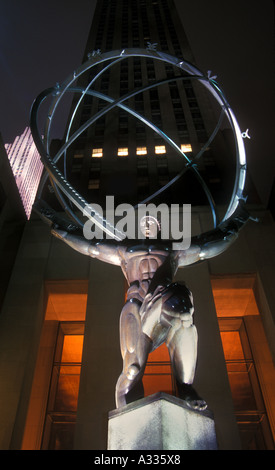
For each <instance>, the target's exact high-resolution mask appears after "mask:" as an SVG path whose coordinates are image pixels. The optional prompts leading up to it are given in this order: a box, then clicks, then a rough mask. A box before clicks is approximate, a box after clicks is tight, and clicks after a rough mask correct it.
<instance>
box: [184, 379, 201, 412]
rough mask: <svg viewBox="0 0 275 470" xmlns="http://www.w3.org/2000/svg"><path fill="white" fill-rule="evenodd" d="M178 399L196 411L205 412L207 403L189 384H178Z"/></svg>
mask: <svg viewBox="0 0 275 470" xmlns="http://www.w3.org/2000/svg"><path fill="white" fill-rule="evenodd" d="M178 392H179V397H180V398H181V399H182V400H184V401H185V402H186V404H187V405H188V406H189V407H190V408H192V409H194V410H198V411H203V410H206V408H207V403H206V401H205V400H203V399H202V398H201V397H200V396H199V395H198V394H197V392H196V390H195V389H194V388H193V387H192V385H190V384H184V383H183V384H178Z"/></svg>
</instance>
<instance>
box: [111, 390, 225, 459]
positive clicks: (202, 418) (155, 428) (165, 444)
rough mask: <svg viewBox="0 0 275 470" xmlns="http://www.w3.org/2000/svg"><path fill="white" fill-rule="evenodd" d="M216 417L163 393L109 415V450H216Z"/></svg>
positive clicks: (138, 401)
mask: <svg viewBox="0 0 275 470" xmlns="http://www.w3.org/2000/svg"><path fill="white" fill-rule="evenodd" d="M217 449H218V446H217V440H216V433H215V424H214V419H213V415H212V413H211V412H210V411H209V410H205V411H196V410H193V409H191V408H190V407H188V405H187V404H186V403H185V402H184V400H181V399H179V398H176V397H174V396H172V395H168V394H166V393H163V392H160V393H156V394H154V395H151V396H149V397H146V398H142V399H141V400H137V401H136V402H133V403H130V404H129V405H126V406H123V407H121V408H119V409H116V410H114V411H111V412H110V413H109V422H108V450H217Z"/></svg>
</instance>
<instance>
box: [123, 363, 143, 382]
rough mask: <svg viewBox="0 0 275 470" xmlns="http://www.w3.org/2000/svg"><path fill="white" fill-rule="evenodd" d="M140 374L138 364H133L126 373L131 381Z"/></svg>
mask: <svg viewBox="0 0 275 470" xmlns="http://www.w3.org/2000/svg"><path fill="white" fill-rule="evenodd" d="M139 372H140V367H139V366H138V365H137V364H131V365H130V366H129V367H128V369H127V372H126V376H127V378H128V379H129V380H134V379H135V378H136V377H137V375H138V374H139Z"/></svg>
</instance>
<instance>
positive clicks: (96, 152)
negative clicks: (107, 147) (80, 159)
mask: <svg viewBox="0 0 275 470" xmlns="http://www.w3.org/2000/svg"><path fill="white" fill-rule="evenodd" d="M101 157H103V149H93V152H92V158H101Z"/></svg>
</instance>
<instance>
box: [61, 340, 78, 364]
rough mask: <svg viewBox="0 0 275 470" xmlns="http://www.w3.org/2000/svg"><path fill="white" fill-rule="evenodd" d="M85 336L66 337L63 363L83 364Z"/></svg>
mask: <svg viewBox="0 0 275 470" xmlns="http://www.w3.org/2000/svg"><path fill="white" fill-rule="evenodd" d="M83 338H84V336H83V335H65V336H64V342H63V350H62V357H61V362H62V363H72V362H79V363H81V359H82V348H83Z"/></svg>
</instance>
